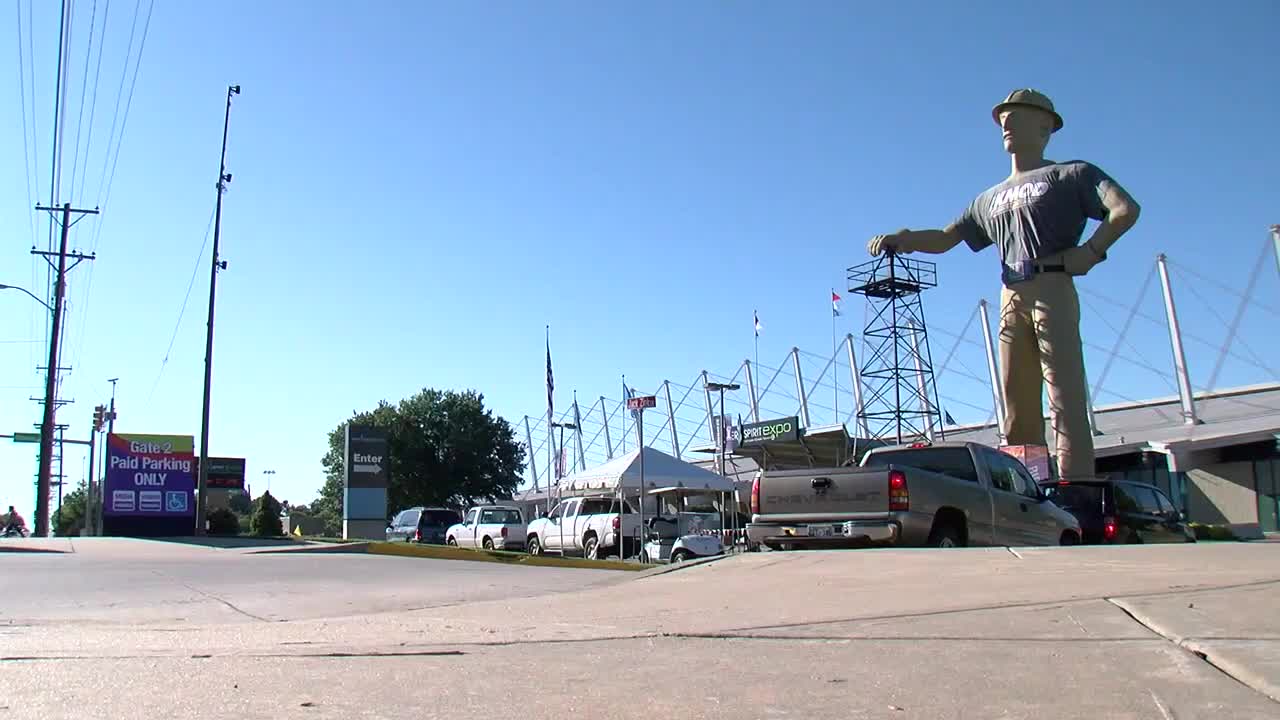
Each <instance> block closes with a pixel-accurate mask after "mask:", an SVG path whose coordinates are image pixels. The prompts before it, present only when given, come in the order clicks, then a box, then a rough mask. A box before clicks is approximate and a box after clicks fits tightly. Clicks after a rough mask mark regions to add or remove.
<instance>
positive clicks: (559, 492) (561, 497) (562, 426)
mask: <svg viewBox="0 0 1280 720" xmlns="http://www.w3.org/2000/svg"><path fill="white" fill-rule="evenodd" d="M551 427H553V428H560V453H559V454H558V455H557V456H556V504H557V505H558V504H560V502H561V501H562V500H564V491H562V490H561V489H560V478H561V477H563V476H562V475H561V474H560V458H562V457H564V430H565V428H569V429H570V430H577V429H578V426H577V425H575V424H573V423H558V422H552V423H551ZM548 494H550V493H548ZM560 514H561V519H562V520H563V519H564V518H563V516H564V511H561V513H560ZM556 525H558V526H560V547H562V548H563V547H564V523H561V522H557V523H556Z"/></svg>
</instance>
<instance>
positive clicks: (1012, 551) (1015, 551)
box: [1005, 547, 1022, 560]
mask: <svg viewBox="0 0 1280 720" xmlns="http://www.w3.org/2000/svg"><path fill="white" fill-rule="evenodd" d="M1005 550H1008V551H1009V554H1010V555H1012V556H1014V557H1016V558H1018V559H1019V560H1021V559H1022V556H1021V555H1019V554H1018V551H1017V550H1014V549H1013V548H1011V547H1006V548H1005Z"/></svg>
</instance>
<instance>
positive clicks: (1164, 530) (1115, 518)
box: [1043, 480, 1196, 545]
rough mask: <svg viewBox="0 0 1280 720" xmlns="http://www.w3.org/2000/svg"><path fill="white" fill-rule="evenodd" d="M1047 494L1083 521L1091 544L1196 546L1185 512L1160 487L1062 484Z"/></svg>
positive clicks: (1046, 487)
mask: <svg viewBox="0 0 1280 720" xmlns="http://www.w3.org/2000/svg"><path fill="white" fill-rule="evenodd" d="M1043 487H1044V491H1045V494H1046V495H1047V496H1048V497H1049V499H1050V500H1052V501H1053V503H1054V504H1056V505H1058V506H1060V507H1062V508H1064V509H1066V510H1067V512H1070V513H1071V514H1072V515H1075V516H1076V519H1078V520H1079V521H1080V528H1081V536H1082V538H1083V541H1084V542H1085V543H1086V544H1089V545H1099V544H1112V543H1118V544H1122V543H1171V542H1178V543H1181V542H1195V541H1196V534H1195V531H1193V530H1192V529H1191V528H1190V527H1189V526H1188V525H1187V523H1186V518H1185V517H1184V516H1183V514H1182V512H1181V511H1179V510H1178V509H1177V507H1175V506H1174V504H1173V501H1172V500H1170V499H1169V496H1168V495H1165V494H1164V492H1163V491H1161V490H1160V488H1158V487H1156V486H1154V485H1148V484H1146V483H1138V482H1132V481H1129V480H1084V481H1079V480H1072V481H1067V480H1059V481H1054V482H1048V483H1043Z"/></svg>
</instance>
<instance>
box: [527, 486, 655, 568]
mask: <svg viewBox="0 0 1280 720" xmlns="http://www.w3.org/2000/svg"><path fill="white" fill-rule="evenodd" d="M619 535H621V536H622V537H623V538H625V542H624V543H623V550H624V552H623V553H622V555H621V557H627V556H628V554H635V553H636V552H638V550H639V548H638V547H637V543H638V539H639V537H640V516H639V515H638V514H637V513H636V511H635V509H634V508H632V507H631V504H630V503H624V504H623V508H622V514H621V515H619V514H618V500H617V498H609V497H580V498H565V499H563V500H561V501H560V502H558V503H556V505H555V507H553V508H552V509H551V512H548V513H544V514H543V515H542V516H541V517H539V518H537V519H536V520H534V521H533V522H531V523H529V528H528V531H527V533H526V539H525V548H526V549H527V550H528V552H529V554H530V555H541V554H542V553H543V552H554V553H559V554H561V555H569V554H577V553H582V554H583V555H584V556H585V557H588V558H591V559H593V560H594V559H599V558H603V557H607V556H608V555H609V554H611V553H610V552H608V551H610V550H612V551H613V552H617V549H616V548H617V547H618V536H619Z"/></svg>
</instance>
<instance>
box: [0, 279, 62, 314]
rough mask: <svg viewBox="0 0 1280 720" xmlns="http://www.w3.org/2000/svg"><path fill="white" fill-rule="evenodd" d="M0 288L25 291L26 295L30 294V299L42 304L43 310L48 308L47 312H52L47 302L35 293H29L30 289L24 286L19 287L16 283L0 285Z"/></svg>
mask: <svg viewBox="0 0 1280 720" xmlns="http://www.w3.org/2000/svg"><path fill="white" fill-rule="evenodd" d="M0 290H17V291H18V292H24V293H26V294H27V295H28V296H30V297H31V299H32V300H35V301H36V302H38V303H40V304H41V305H43V306H44V309H45V310H48V311H49V312H53V308H51V307H49V303H47V302H45V301H43V300H41V299H40V298H38V297H36V296H35V295H32V294H31V291H30V290H28V289H26V288H20V287H18V286H17V285H0Z"/></svg>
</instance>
